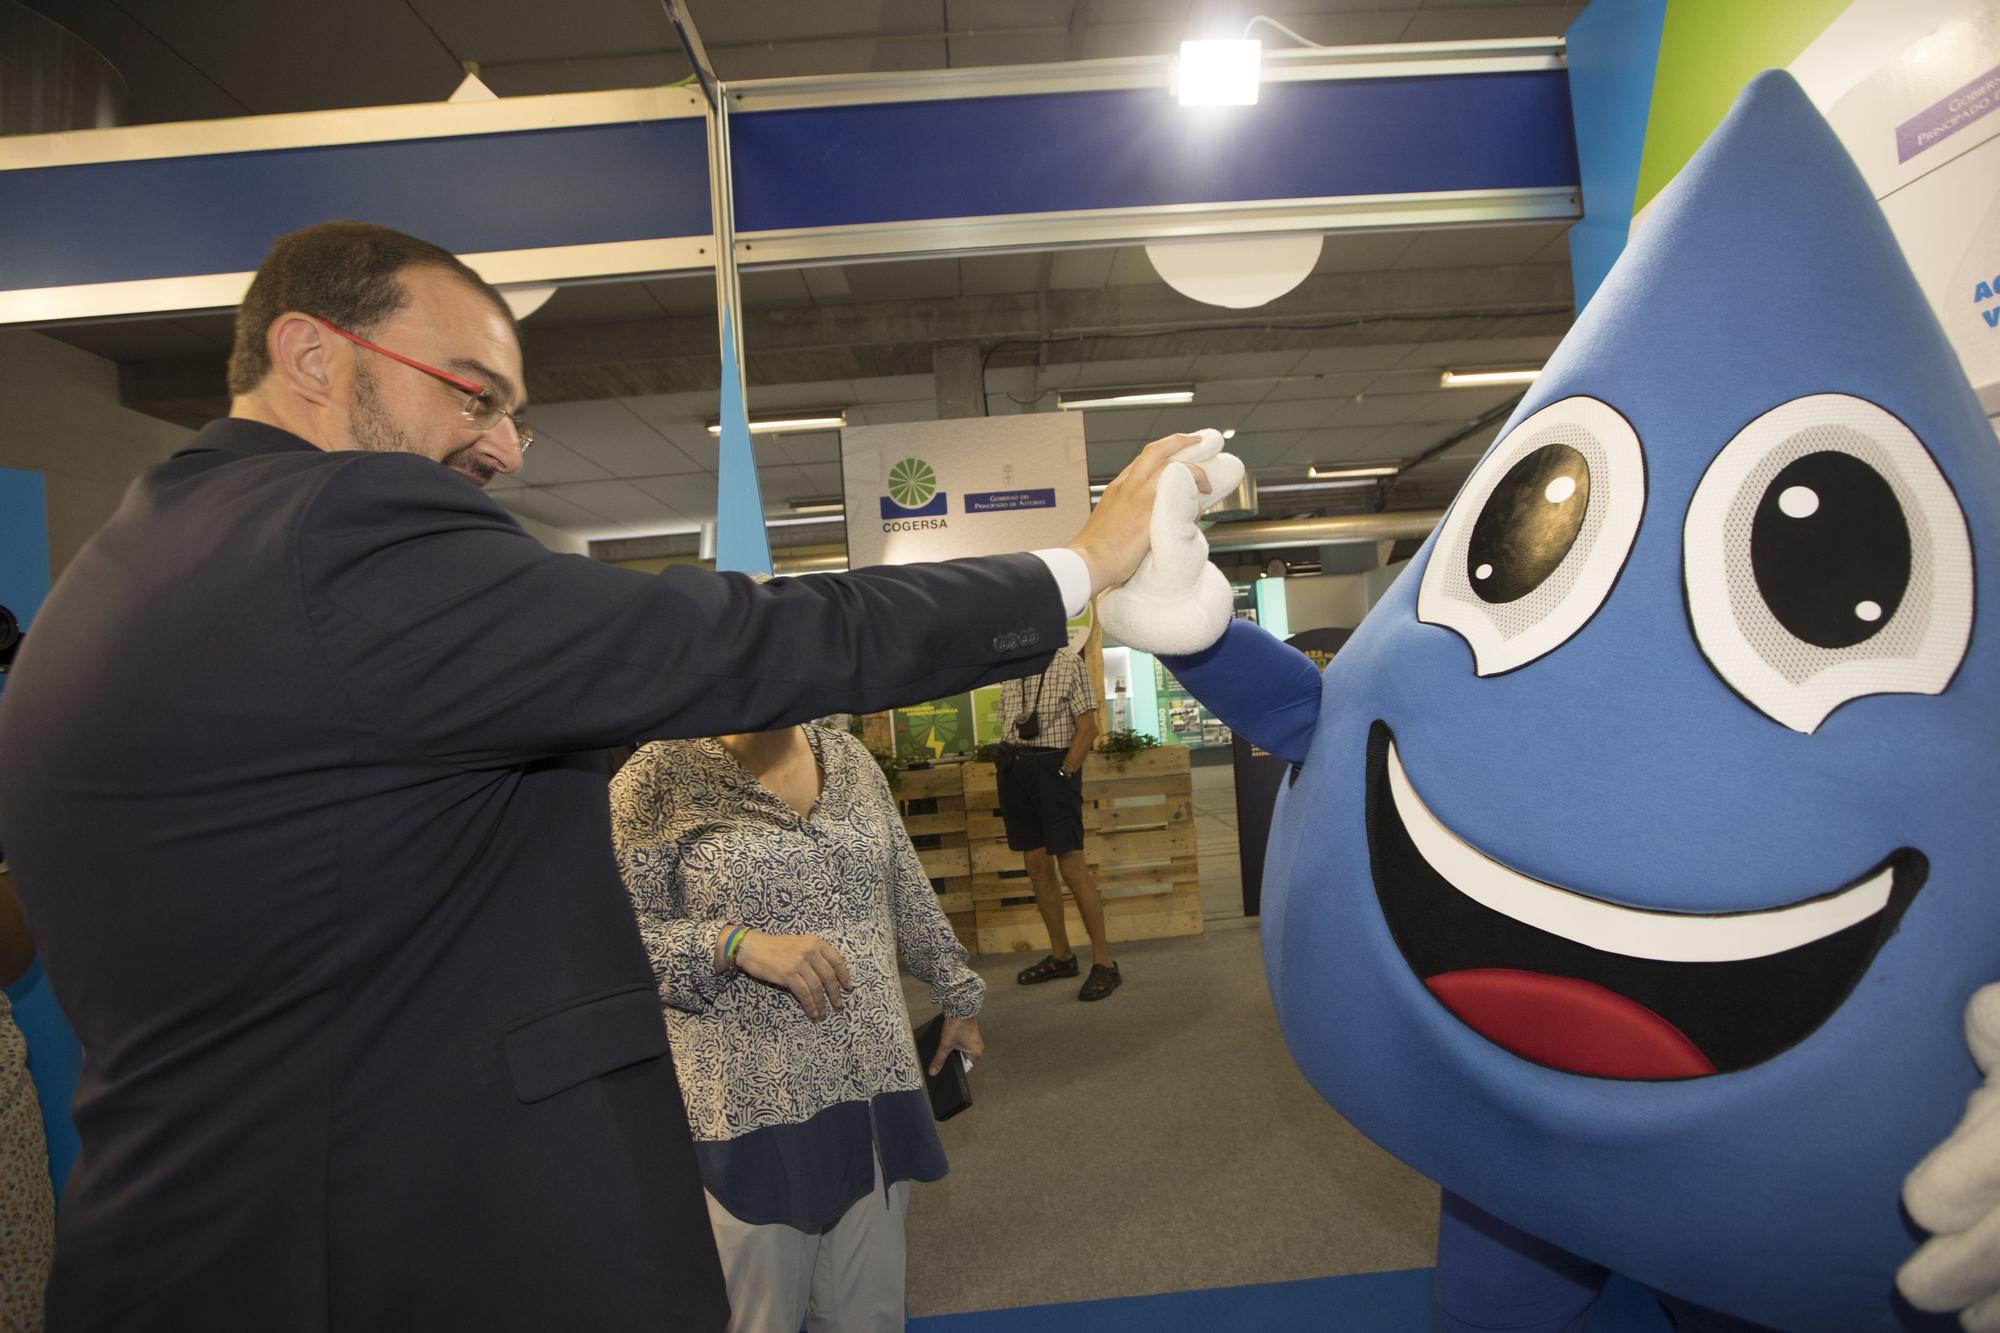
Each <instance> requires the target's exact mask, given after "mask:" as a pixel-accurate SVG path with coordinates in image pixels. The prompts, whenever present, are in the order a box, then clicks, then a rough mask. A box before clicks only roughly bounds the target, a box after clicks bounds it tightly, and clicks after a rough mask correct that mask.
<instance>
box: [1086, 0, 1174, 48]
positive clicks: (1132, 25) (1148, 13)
mask: <svg viewBox="0 0 2000 1333" xmlns="http://www.w3.org/2000/svg"><path fill="white" fill-rule="evenodd" d="M1137 5H1138V9H1139V12H1140V14H1141V18H1140V20H1138V21H1134V22H1124V21H1117V20H1106V19H1103V18H1102V17H1099V19H1098V22H1096V23H1094V24H1092V25H1091V26H1089V27H1087V28H1085V29H1084V31H1083V49H1082V50H1081V51H1080V52H1078V54H1077V58H1078V59H1080V60H1106V59H1110V58H1112V57H1115V56H1158V55H1169V54H1171V53H1173V52H1174V51H1177V50H1179V49H1180V44H1181V38H1182V37H1184V36H1185V35H1186V30H1185V28H1184V27H1183V26H1182V25H1181V24H1179V23H1154V22H1150V21H1147V20H1148V19H1149V18H1151V17H1153V16H1157V14H1158V13H1159V12H1160V11H1161V10H1170V9H1173V8H1175V7H1176V6H1174V5H1173V4H1158V3H1155V2H1154V0H1137Z"/></svg>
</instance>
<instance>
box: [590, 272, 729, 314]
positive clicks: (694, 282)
mask: <svg viewBox="0 0 2000 1333" xmlns="http://www.w3.org/2000/svg"><path fill="white" fill-rule="evenodd" d="M645 287H646V294H647V295H648V296H650V297H652V298H653V299H654V300H655V301H658V302H659V303H660V306H661V307H662V308H663V309H664V310H665V311H666V312H667V313H668V314H670V315H699V314H701V313H703V312H704V311H711V312H712V311H713V310H714V309H715V279H714V278H712V277H708V276H706V275H703V276H701V277H693V278H655V279H653V280H652V281H650V282H648V283H646V284H645ZM550 299H552V300H553V299H554V298H550Z"/></svg>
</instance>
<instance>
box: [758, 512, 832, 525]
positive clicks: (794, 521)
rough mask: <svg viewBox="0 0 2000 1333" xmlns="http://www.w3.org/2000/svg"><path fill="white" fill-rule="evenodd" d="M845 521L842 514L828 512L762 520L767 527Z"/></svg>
mask: <svg viewBox="0 0 2000 1333" xmlns="http://www.w3.org/2000/svg"><path fill="white" fill-rule="evenodd" d="M846 521H847V519H846V518H845V517H844V516H843V515H840V514H828V515H826V516H825V517H824V518H767V519H765V520H764V526H765V527H767V528H802V527H804V526H806V524H808V523H845V522H846Z"/></svg>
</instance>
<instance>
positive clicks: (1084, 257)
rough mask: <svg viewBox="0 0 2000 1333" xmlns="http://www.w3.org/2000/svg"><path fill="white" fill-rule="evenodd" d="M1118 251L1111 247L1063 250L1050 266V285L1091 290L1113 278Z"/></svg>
mask: <svg viewBox="0 0 2000 1333" xmlns="http://www.w3.org/2000/svg"><path fill="white" fill-rule="evenodd" d="M1117 258H1118V252H1117V251H1116V250H1114V249H1111V248H1109V247H1103V248H1099V249H1095V250H1062V251H1059V252H1057V254H1056V255H1055V262H1054V263H1052V264H1051V265H1050V266H1049V286H1050V287H1051V288H1053V289H1054V290H1056V291H1089V290H1092V289H1095V288H1098V287H1102V286H1104V284H1105V283H1106V282H1107V281H1109V280H1110V278H1111V266H1112V264H1114V263H1115V262H1117Z"/></svg>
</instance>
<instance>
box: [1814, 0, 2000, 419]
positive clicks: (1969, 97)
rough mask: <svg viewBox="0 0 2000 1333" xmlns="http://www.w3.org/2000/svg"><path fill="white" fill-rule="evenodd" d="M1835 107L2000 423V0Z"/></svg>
mask: <svg viewBox="0 0 2000 1333" xmlns="http://www.w3.org/2000/svg"><path fill="white" fill-rule="evenodd" d="M1884 54H1886V55H1887V57H1888V58H1887V59H1886V60H1885V61H1884V62H1883V63H1882V64H1880V65H1879V66H1878V67H1876V68H1875V69H1874V70H1873V72H1872V73H1870V74H1868V75H1866V76H1865V77H1863V78H1862V79H1861V80H1860V81H1859V82H1857V83H1856V84H1855V85H1854V86H1853V87H1852V88H1850V89H1849V90H1848V91H1847V92H1846V93H1845V94H1843V95H1842V96H1841V97H1840V98H1839V99H1838V100H1837V101H1835V102H1834V103H1833V105H1832V106H1831V107H1829V108H1827V113H1826V115H1827V121H1828V123H1829V124H1831V125H1832V126H1833V128H1834V132H1835V133H1837V134H1838V135H1840V139H1841V142H1842V143H1843V144H1845V145H1846V147H1847V151H1848V153H1849V154H1850V155H1852V156H1853V158H1854V161H1855V164H1856V165H1857V166H1859V167H1860V168H1861V174H1862V175H1863V176H1864V177H1865V178H1866V179H1867V181H1868V184H1869V188H1870V189H1872V190H1873V191H1874V193H1875V197H1876V198H1877V199H1878V200H1880V201H1881V203H1882V211H1883V212H1884V213H1885V214H1887V215H1888V218H1889V225H1890V226H1891V227H1892V228H1893V229H1894V230H1895V233H1896V239H1897V240H1898V241H1900V242H1901V243H1902V247H1903V254H1904V256H1905V257H1906V258H1907V259H1908V260H1909V261H1910V268H1911V269H1912V271H1914V272H1915V274H1916V277H1917V283H1918V285H1919V286H1921V287H1922V288H1923V291H1924V295H1925V296H1926V297H1927V298H1929V300H1930V303H1931V308H1932V309H1934V310H1936V311H1937V313H1938V319H1939V321H1940V322H1941V323H1942V324H1943V325H1944V329H1945V333H1946V334H1947V335H1948V336H1949V337H1950V338H1951V343H1952V347H1953V349H1954V350H1956V351H1957V352H1958V356H1959V360H1960V361H1961V362H1962V363H1964V366H1965V372H1966V377H1967V378H1968V379H1970V380H1971V381H1972V385H1973V387H1974V388H1975V389H1977V390H1978V391H1979V401H1980V403H1981V404H1982V405H1983V406H1984V407H1985V409H1986V412H1987V415H1989V416H1992V415H1996V414H2000V0H1979V3H1976V4H1969V5H1967V6H1966V7H1965V9H1964V10H1963V11H1961V12H1960V13H1959V14H1957V15H1956V16H1955V17H1953V18H1952V19H1950V20H1949V21H1947V22H1946V23H1944V24H1943V25H1941V26H1940V27H1938V28H1937V29H1936V30H1935V31H1933V32H1931V33H1929V34H1928V35H1926V36H1925V37H1923V38H1921V39H1920V40H1918V41H1916V42H1915V43H1913V44H1910V45H1908V46H1906V47H1903V48H1902V49H1900V50H1891V51H1889V52H1885V53H1884Z"/></svg>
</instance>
